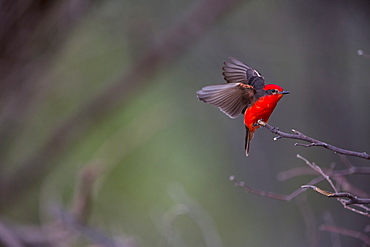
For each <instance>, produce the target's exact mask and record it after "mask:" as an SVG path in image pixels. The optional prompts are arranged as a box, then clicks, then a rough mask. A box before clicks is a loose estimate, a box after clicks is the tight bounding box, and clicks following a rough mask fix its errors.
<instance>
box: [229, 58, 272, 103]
mask: <svg viewBox="0 0 370 247" xmlns="http://www.w3.org/2000/svg"><path fill="white" fill-rule="evenodd" d="M229 59H230V61H225V62H224V66H223V67H222V70H223V71H224V72H223V73H222V74H223V76H224V79H225V80H226V81H227V82H228V83H238V82H239V83H243V84H247V85H251V86H252V87H253V88H254V90H255V91H256V93H257V95H256V96H257V98H258V97H261V96H263V95H264V91H263V87H264V86H265V78H263V76H262V75H261V74H260V73H259V72H258V71H257V70H255V69H252V68H251V67H249V66H248V65H246V64H244V63H243V62H241V61H239V60H238V59H236V58H232V57H230V58H229Z"/></svg>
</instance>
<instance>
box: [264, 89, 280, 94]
mask: <svg viewBox="0 0 370 247" xmlns="http://www.w3.org/2000/svg"><path fill="white" fill-rule="evenodd" d="M278 92H279V91H278V90H276V89H270V90H267V91H266V93H267V94H277V93H278Z"/></svg>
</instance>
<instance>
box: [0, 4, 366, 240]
mask: <svg viewBox="0 0 370 247" xmlns="http://www.w3.org/2000/svg"><path fill="white" fill-rule="evenodd" d="M196 4H197V1H192V2H191V3H189V2H188V1H169V0H160V1H149V0H139V1H137V0H136V1H114V0H105V1H102V2H100V3H95V4H93V5H92V6H90V8H89V11H88V12H87V14H86V15H84V17H83V18H81V20H80V21H79V22H78V25H76V26H74V27H73V29H72V27H71V30H69V32H66V35H67V34H68V36H66V37H65V41H64V42H61V43H60V44H59V46H58V48H57V49H53V50H51V51H49V52H51V55H50V58H49V57H47V59H48V61H49V60H50V62H48V63H50V64H49V66H46V67H43V68H45V69H47V71H40V72H38V73H40V75H41V76H40V77H32V79H33V78H37V79H38V80H40V81H38V82H37V83H30V84H29V85H28V86H27V87H26V88H23V87H20V88H16V89H15V90H12V91H9V92H7V93H8V94H10V93H11V94H12V95H11V98H12V99H13V100H14V99H15V100H20V101H21V100H22V97H23V93H24V90H25V89H29V88H32V87H35V88H32V92H33V93H32V95H31V96H30V98H29V99H27V100H28V102H27V104H25V106H24V107H25V110H24V111H18V112H15V113H16V114H19V115H15V116H14V119H15V120H14V121H15V123H16V127H17V129H16V130H17V131H15V132H12V133H11V136H9V135H8V136H7V135H4V136H5V137H6V139H3V140H2V142H1V144H2V146H1V148H2V149H3V150H2V151H1V153H2V155H3V157H1V162H2V164H1V167H2V169H3V170H4V171H5V172H4V174H5V175H6V174H7V172H9V171H12V170H14V169H16V168H17V167H18V166H19V164H20V162H22V161H23V160H26V159H27V158H28V157H30V156H32V154H33V153H34V152H37V150H38V149H39V148H41V147H42V145H43V144H44V142H45V140H47V139H48V137H49V136H50V135H51V134H52V133H53V131H54V130H55V128H56V127H57V126H59V125H60V124H61V123H63V121H65V120H66V119H68V118H70V117H71V116H73V114H75V113H76V112H78V111H79V110H80V109H81V107H82V106H83V105H84V104H86V102H89V100H91V99H92V98H93V97H94V96H95V95H97V94H99V92H101V91H103V90H104V89H105V88H107V87H108V86H109V85H111V84H112V83H114V82H115V81H116V80H117V79H118V78H120V77H121V76H122V75H123V74H125V73H127V71H129V70H130V68H131V65H132V64H134V63H135V62H136V61H137V60H138V59H139V58H140V57H142V56H143V55H144V54H145V52H146V50H147V49H148V48H149V47H151V46H152V44H153V43H154V42H158V40H160V39H161V37H163V35H164V34H165V33H166V31H167V30H169V29H170V28H172V27H173V24H174V23H177V22H178V21H179V20H180V19H182V18H184V17H185V16H186V12H187V11H191V10H192V7H191V5H194V6H195V5H196ZM71 8H73V6H71ZM186 9H188V10H187V11H185V10H186ZM369 10H370V3H369V2H368V1H316V0H310V1H293V0H284V1H245V2H241V3H240V5H238V7H237V8H235V9H233V11H230V12H229V13H228V14H227V15H226V16H224V18H223V19H220V20H219V21H218V22H216V24H215V25H214V26H213V28H212V29H211V30H210V31H209V32H207V33H205V34H204V36H203V37H202V38H201V39H200V40H199V41H198V42H196V43H195V44H194V45H193V46H192V47H191V48H190V49H188V50H187V51H186V53H185V54H183V55H182V56H179V58H178V60H176V61H174V62H173V63H172V64H171V65H168V67H165V68H161V69H160V70H159V71H158V73H156V76H155V77H152V78H150V79H149V80H150V82H148V83H147V85H148V86H146V87H142V88H141V89H140V90H138V91H133V92H132V93H131V94H130V95H129V97H128V99H127V100H126V101H125V104H123V105H122V107H120V108H119V110H117V111H114V112H113V113H112V114H107V115H106V117H104V118H100V119H95V120H94V122H92V123H91V125H89V126H88V128H89V129H88V131H87V133H86V134H85V135H82V136H81V138H80V139H78V141H77V142H75V143H73V144H72V145H71V146H69V147H67V149H66V150H63V153H62V155H61V156H60V157H58V159H57V160H54V161H53V162H55V163H56V164H58V165H54V164H50V165H51V166H52V167H53V169H51V170H50V171H49V172H48V173H47V174H46V175H45V176H43V177H42V180H41V181H38V183H37V184H35V185H34V186H32V189H30V190H29V192H28V193H27V195H26V196H23V197H21V198H20V199H19V200H18V201H17V202H16V203H15V204H13V205H12V206H11V207H3V209H2V211H1V215H2V217H3V218H7V219H11V220H16V221H18V222H20V223H25V224H26V223H37V222H38V221H39V220H40V219H41V220H40V221H42V219H44V218H45V217H47V214H48V212H47V210H46V208H48V205H49V204H50V205H51V204H53V203H54V204H55V203H57V204H60V205H63V206H66V207H67V206H68V204H69V203H70V201H71V200H72V198H73V191H74V188H75V181H76V180H77V178H78V175H77V174H78V173H79V171H80V170H81V168H82V167H84V166H87V165H91V164H93V165H97V166H99V167H101V168H102V169H103V175H102V176H101V177H100V178H99V180H98V184H97V186H96V188H95V191H94V201H93V205H92V211H91V214H90V218H89V224H91V225H93V226H95V227H97V228H99V229H102V230H103V231H104V232H106V233H109V234H112V235H121V236H127V237H130V238H133V239H134V241H135V242H137V244H138V245H139V246H166V245H168V246H207V244H206V242H205V240H204V238H205V237H206V236H208V237H209V236H210V237H209V238H210V239H211V240H209V241H215V242H214V243H217V244H218V245H219V246H271V245H272V243H273V245H274V246H306V245H307V243H308V242H309V240H307V238H309V236H306V235H305V234H306V225H305V224H304V220H303V218H302V214H301V212H300V209H299V206H298V205H297V204H296V203H294V202H291V203H287V202H280V201H274V200H271V199H267V198H261V197H257V196H255V195H250V194H245V193H243V191H242V190H241V189H240V188H236V187H234V186H233V185H232V183H231V182H230V181H229V180H228V178H229V176H230V175H235V176H236V177H237V178H238V179H239V180H243V181H245V183H246V184H248V185H249V186H252V187H255V188H259V189H262V190H266V191H273V192H276V193H281V194H289V193H291V192H292V191H294V190H295V189H297V188H298V187H300V186H301V185H303V184H305V183H307V182H308V181H309V180H310V179H311V178H312V177H311V176H305V177H298V178H294V179H292V180H289V181H284V182H281V181H278V180H277V174H278V173H279V172H281V171H285V170H288V169H291V168H295V167H302V166H304V165H305V164H304V163H303V162H302V161H301V160H298V159H297V158H296V154H297V153H299V154H301V155H302V156H304V157H306V158H307V159H308V160H310V161H313V162H316V163H317V164H318V165H320V166H321V167H329V166H330V164H331V163H332V162H335V163H337V166H338V167H344V165H343V163H342V161H341V160H340V158H339V157H338V156H337V155H335V154H332V153H330V152H329V151H327V150H324V149H320V148H315V147H313V148H310V149H305V148H302V147H294V146H293V144H294V142H293V141H291V140H279V141H277V142H274V141H273V140H272V138H273V136H272V135H271V133H270V132H268V131H265V130H258V131H257V132H256V134H255V138H254V139H253V141H252V144H251V150H250V155H249V157H245V154H244V150H243V147H244V126H243V121H242V118H241V117H239V118H238V119H236V120H231V119H229V118H228V117H227V116H226V115H224V114H223V113H222V112H220V111H219V110H218V109H217V108H215V107H213V106H211V105H206V104H204V103H202V102H200V101H198V100H197V98H196V94H195V92H196V91H197V90H199V89H200V88H201V87H202V86H205V85H210V84H217V83H224V82H223V77H222V75H221V66H222V63H223V61H224V60H226V59H227V58H228V57H229V56H233V57H237V58H239V59H240V60H242V61H244V62H245V63H247V64H248V65H250V66H252V67H253V68H255V69H257V70H258V71H259V72H261V73H262V74H263V75H264V77H265V78H266V80H267V82H268V83H277V84H279V85H281V86H282V87H283V88H284V89H286V90H289V91H291V94H290V95H288V96H284V98H283V99H282V100H281V101H280V103H279V105H278V107H277V108H276V110H275V112H274V113H273V115H272V116H271V119H270V123H271V124H272V125H274V126H278V127H279V128H280V129H281V130H284V131H289V130H290V129H291V128H295V129H298V130H300V131H302V132H303V133H305V134H307V135H309V136H312V137H315V138H318V139H320V140H323V141H326V142H328V143H331V144H333V145H336V146H339V147H343V148H348V149H351V150H357V151H365V150H368V151H369V150H370V143H369V141H368V140H369V139H370V131H369V125H368V123H369V121H370V114H369V112H370V108H369V107H370V104H369V97H368V94H369V92H370V83H369V78H370V59H366V58H364V57H361V56H358V55H357V50H358V49H363V50H364V51H365V52H366V51H368V52H369V51H370V47H369V44H370V35H369V30H368V29H369V22H370V14H369V13H370V11H369ZM204 14H205V15H206V14H207V13H204ZM194 28H197V27H194ZM31 41H32V40H31ZM25 42H27V41H25ZM37 42H39V41H37ZM50 42H51V43H52V41H50ZM34 52H35V51H34ZM37 52H39V53H40V54H41V53H42V52H43V51H42V50H41V51H37ZM37 55H38V53H37V54H35V55H34V58H35V59H36V58H37V57H38V56H37ZM8 62H9V63H10V61H2V63H3V64H6V63H8ZM38 65H39V64H38V63H36V66H38ZM31 71H32V70H31ZM35 71H38V68H37V67H36V68H35ZM9 97H10V96H9V95H6V97H5V96H4V97H3V98H2V100H3V101H2V102H5V103H6V102H9V101H6V99H8V98H9ZM5 103H4V104H2V106H1V107H2V114H4V115H5V113H6V112H8V111H12V109H11V108H9V107H11V105H10V106H8V105H6V104H5ZM6 107H8V108H6ZM4 112H5V113H4ZM2 116H3V115H2ZM17 119H18V120H17ZM2 120H3V119H2ZM2 134H4V133H2ZM5 137H4V138H5ZM350 161H351V162H352V163H353V165H356V166H368V165H369V163H368V162H366V161H363V160H359V159H352V158H351V159H350ZM2 176H4V175H2ZM349 179H350V181H351V182H354V183H355V185H356V186H358V187H359V188H362V189H363V190H365V191H366V189H367V188H369V185H370V184H369V181H370V180H369V176H356V177H355V176H353V177H350V178H349ZM322 185H323V187H324V188H325V186H326V184H324V183H323V184H322ZM326 188H328V187H326ZM367 193H370V191H367ZM301 200H304V203H306V204H308V207H309V208H311V209H312V210H313V213H314V215H315V218H313V219H312V220H313V221H314V224H316V227H318V226H319V225H320V224H322V223H323V222H324V220H323V213H324V212H330V213H331V214H332V217H333V218H334V221H335V223H336V224H337V225H338V226H343V227H348V226H350V228H351V229H353V230H357V231H362V229H363V228H364V227H365V225H366V222H368V218H366V217H363V216H359V215H356V214H354V213H352V212H349V211H346V210H345V209H343V208H341V207H340V206H339V204H338V203H337V202H336V201H335V200H329V199H327V198H323V197H321V196H319V195H317V194H314V193H313V192H311V191H307V192H306V193H304V195H303V197H302V198H301ZM177 214H178V215H177ZM194 215H195V216H194ZM176 216H177V217H176ZM192 216H193V217H194V218H195V219H194V218H192ZM199 222H203V223H204V224H205V228H204V229H203V228H202V227H204V226H202V225H201V224H200V225H199ZM207 224H208V225H207ZM169 229H171V230H173V231H174V232H173V234H169V231H170V230H169ZM176 232H177V233H176ZM170 233H172V232H170ZM171 238H172V240H173V242H172V243H168V241H169V242H171ZM341 240H342V243H343V246H344V245H355V244H356V245H358V243H359V242H358V240H354V239H351V238H346V237H342V238H341ZM319 242H320V243H319V244H318V245H316V246H330V235H329V234H328V233H325V232H319Z"/></svg>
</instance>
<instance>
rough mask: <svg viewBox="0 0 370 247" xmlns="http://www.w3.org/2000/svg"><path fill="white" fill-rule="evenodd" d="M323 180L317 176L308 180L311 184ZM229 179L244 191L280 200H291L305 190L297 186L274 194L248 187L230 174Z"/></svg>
mask: <svg viewBox="0 0 370 247" xmlns="http://www.w3.org/2000/svg"><path fill="white" fill-rule="evenodd" d="M323 180H324V178H323V177H317V178H315V179H312V180H311V181H310V182H309V184H312V185H313V184H317V183H319V182H321V181H323ZM230 181H232V182H234V185H235V186H237V187H241V188H243V189H244V191H245V192H248V193H252V194H255V195H258V196H263V197H268V198H271V199H275V200H280V201H291V200H292V199H293V198H295V197H297V196H298V195H299V194H301V193H302V192H303V191H304V190H305V189H304V188H299V189H297V190H295V191H293V192H292V193H291V194H289V195H281V194H276V193H273V192H267V191H263V190H259V189H255V188H252V187H249V186H247V185H245V183H244V182H238V181H237V180H236V179H235V177H234V176H230Z"/></svg>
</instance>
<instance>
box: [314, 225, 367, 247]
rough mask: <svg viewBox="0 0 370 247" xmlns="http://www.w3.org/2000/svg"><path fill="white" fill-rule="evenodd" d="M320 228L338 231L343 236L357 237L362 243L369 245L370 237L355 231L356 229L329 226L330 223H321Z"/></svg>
mask: <svg viewBox="0 0 370 247" xmlns="http://www.w3.org/2000/svg"><path fill="white" fill-rule="evenodd" d="M320 230H321V231H328V232H335V233H339V234H342V235H345V236H350V237H353V238H357V239H359V240H361V241H363V242H364V244H366V245H368V246H370V238H369V237H368V236H366V235H365V234H363V233H361V232H357V231H354V230H350V229H346V228H342V227H337V226H331V225H321V226H320Z"/></svg>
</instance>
